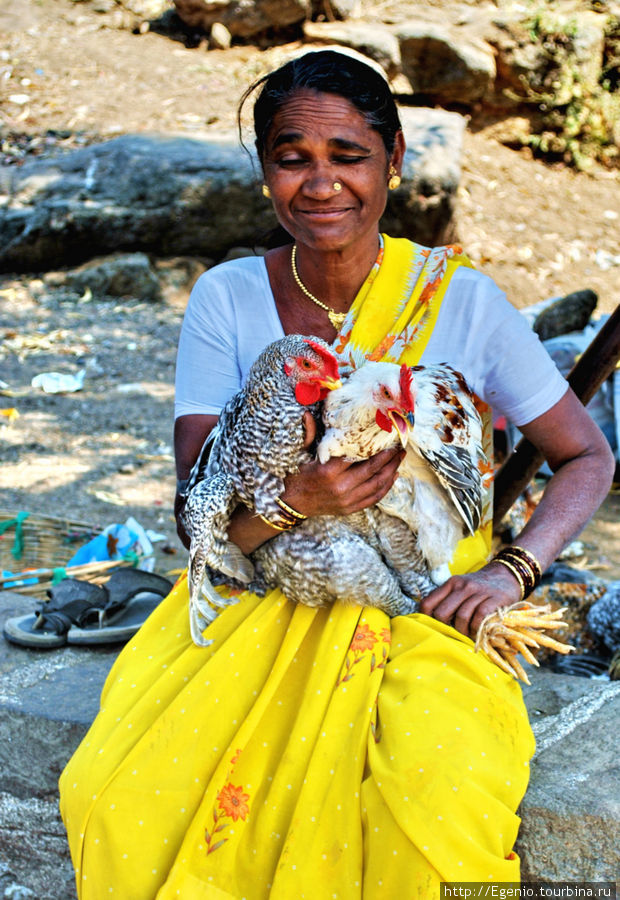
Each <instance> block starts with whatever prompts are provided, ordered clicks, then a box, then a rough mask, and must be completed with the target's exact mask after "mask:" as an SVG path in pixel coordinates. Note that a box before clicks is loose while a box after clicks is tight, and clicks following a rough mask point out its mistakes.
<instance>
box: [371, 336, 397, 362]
mask: <svg viewBox="0 0 620 900" xmlns="http://www.w3.org/2000/svg"><path fill="white" fill-rule="evenodd" d="M395 340H396V335H395V334H386V336H385V337H384V338H383V340H382V341H381V342H380V343H379V344H378V345H377V346H376V347H375V349H374V350H373V351H372V353H368V354H367V358H368V359H370V360H373V361H374V362H377V361H378V360H380V359H383V357H384V356H385V354H386V353H387V352H388V351H389V350H390V349H391V347H392V345H393V344H394V341H395Z"/></svg>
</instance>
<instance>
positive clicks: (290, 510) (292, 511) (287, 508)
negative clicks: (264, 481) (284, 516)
mask: <svg viewBox="0 0 620 900" xmlns="http://www.w3.org/2000/svg"><path fill="white" fill-rule="evenodd" d="M276 503H277V504H278V506H279V507H280V509H281V510H282V511H283V512H285V513H288V514H289V515H290V516H293V517H294V518H295V519H299V521H300V522H303V521H304V519H307V518H308V516H304V514H303V513H300V512H297V510H296V509H293V507H292V506H289V505H288V503H285V502H284V500H282V498H281V497H276Z"/></svg>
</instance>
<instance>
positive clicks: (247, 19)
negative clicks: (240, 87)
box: [174, 0, 311, 38]
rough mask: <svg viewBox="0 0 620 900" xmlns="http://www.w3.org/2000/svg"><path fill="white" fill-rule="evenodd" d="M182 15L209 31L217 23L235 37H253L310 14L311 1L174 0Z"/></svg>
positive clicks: (187, 21)
mask: <svg viewBox="0 0 620 900" xmlns="http://www.w3.org/2000/svg"><path fill="white" fill-rule="evenodd" d="M174 5H175V8H176V11H177V14H178V15H179V17H180V18H181V19H182V20H183V21H184V22H185V23H186V24H187V25H190V26H192V27H193V28H203V29H204V30H205V31H206V32H208V31H209V30H210V28H211V26H212V25H213V24H214V23H215V22H220V23H221V24H222V25H225V26H226V28H228V30H229V31H230V33H231V35H232V36H233V37H240V38H250V37H252V36H253V35H255V34H260V33H261V32H262V31H266V30H267V29H268V28H283V27H284V26H286V25H294V24H295V23H297V22H302V21H303V20H304V19H305V18H307V17H308V16H309V15H310V9H311V4H310V0H174Z"/></svg>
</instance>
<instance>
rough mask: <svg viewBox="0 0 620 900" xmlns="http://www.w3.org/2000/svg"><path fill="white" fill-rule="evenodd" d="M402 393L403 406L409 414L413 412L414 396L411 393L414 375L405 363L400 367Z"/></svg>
mask: <svg viewBox="0 0 620 900" xmlns="http://www.w3.org/2000/svg"><path fill="white" fill-rule="evenodd" d="M399 382H400V392H401V395H402V398H403V405H404V407H405V409H406V410H407V411H408V412H413V394H412V393H411V385H412V383H413V375H412V373H411V369H410V368H409V366H408V365H406V364H405V363H403V364H402V365H401V367H400V378H399Z"/></svg>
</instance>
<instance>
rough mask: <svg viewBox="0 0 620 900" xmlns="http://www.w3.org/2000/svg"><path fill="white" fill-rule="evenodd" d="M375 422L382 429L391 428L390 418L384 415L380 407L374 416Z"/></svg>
mask: <svg viewBox="0 0 620 900" xmlns="http://www.w3.org/2000/svg"><path fill="white" fill-rule="evenodd" d="M375 422H376V423H377V425H378V426H379V428H382V429H383V430H384V431H391V430H392V421H391V419H388V417H387V416H386V415H385V413H383V412H381V410H380V409H378V410H377V414H376V416H375Z"/></svg>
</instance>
